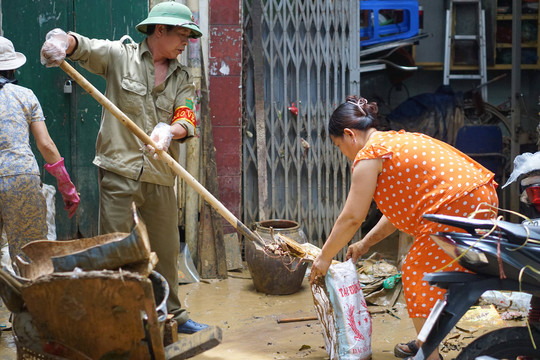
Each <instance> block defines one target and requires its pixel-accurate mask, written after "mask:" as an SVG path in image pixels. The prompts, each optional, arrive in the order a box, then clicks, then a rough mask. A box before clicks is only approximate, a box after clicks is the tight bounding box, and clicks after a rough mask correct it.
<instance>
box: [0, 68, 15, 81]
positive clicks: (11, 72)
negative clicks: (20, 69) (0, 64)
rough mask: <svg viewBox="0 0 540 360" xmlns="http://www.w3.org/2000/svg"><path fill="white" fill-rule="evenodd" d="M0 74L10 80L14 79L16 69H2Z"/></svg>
mask: <svg viewBox="0 0 540 360" xmlns="http://www.w3.org/2000/svg"><path fill="white" fill-rule="evenodd" d="M0 76H2V77H4V78H6V79H8V80H14V79H15V70H0Z"/></svg>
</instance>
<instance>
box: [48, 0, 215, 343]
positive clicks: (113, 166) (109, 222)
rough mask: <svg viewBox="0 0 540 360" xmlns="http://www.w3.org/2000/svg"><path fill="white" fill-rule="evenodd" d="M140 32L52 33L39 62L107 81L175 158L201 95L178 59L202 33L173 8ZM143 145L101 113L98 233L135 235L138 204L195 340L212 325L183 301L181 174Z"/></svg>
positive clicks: (171, 307) (158, 9) (172, 307)
mask: <svg viewBox="0 0 540 360" xmlns="http://www.w3.org/2000/svg"><path fill="white" fill-rule="evenodd" d="M137 30H138V31H139V32H141V33H143V34H145V35H147V37H146V39H145V40H144V41H143V42H141V43H140V44H136V43H133V41H131V42H129V43H125V41H122V40H120V41H109V40H98V39H90V38H88V37H85V36H82V35H80V34H76V33H73V32H70V33H68V34H66V33H65V32H64V31H63V30H61V29H54V30H52V31H50V32H49V33H48V34H47V37H46V41H45V43H44V44H43V46H42V49H41V61H42V63H43V64H44V65H47V66H48V67H49V66H58V65H59V64H60V63H61V62H62V61H63V60H64V58H65V57H66V54H67V57H68V58H69V59H70V60H73V61H77V62H78V63H79V64H80V65H81V66H83V67H84V68H85V69H87V70H89V71H91V72H92V73H94V74H98V75H101V76H102V77H103V78H105V80H106V82H107V87H106V91H105V95H106V96H107V97H108V98H109V100H111V101H112V102H113V103H114V104H115V105H116V106H118V108H120V110H122V111H123V112H124V113H125V114H126V115H127V116H128V117H130V118H131V120H133V122H134V123H135V124H137V125H138V126H139V127H140V128H141V129H142V130H143V131H145V132H147V133H149V134H151V135H150V136H151V137H152V139H153V140H154V141H155V142H156V144H157V145H158V146H159V147H161V148H162V149H163V150H166V151H168V152H169V153H170V155H171V156H172V157H173V158H175V159H177V158H178V155H179V149H180V142H181V141H183V140H185V139H186V138H188V137H191V136H193V135H195V115H194V113H193V96H194V90H195V89H194V85H193V81H192V80H191V78H190V76H189V74H188V72H187V71H186V69H185V68H184V67H182V65H181V64H180V63H179V61H178V59H177V57H178V56H179V55H180V54H181V53H182V52H183V51H184V50H185V48H186V46H187V44H188V41H189V38H199V37H201V36H202V33H201V31H200V29H199V27H198V26H197V24H195V23H194V19H193V15H192V13H191V11H190V10H189V8H188V7H186V6H185V5H182V4H180V3H177V2H174V1H171V2H163V3H160V4H157V5H156V6H154V7H153V8H152V10H151V11H150V13H149V14H148V18H147V19H145V20H144V21H142V22H141V23H140V24H138V25H137ZM130 40H131V39H130ZM171 140H172V141H171ZM144 146H145V144H143V143H142V142H141V141H140V140H139V139H138V138H137V137H136V136H135V135H133V134H132V133H131V132H130V131H129V130H128V129H126V128H125V127H124V126H123V125H122V124H121V123H120V121H118V120H117V119H115V118H114V117H113V115H112V114H111V113H110V112H108V111H107V110H105V109H103V113H102V119H101V128H100V130H99V133H98V136H97V142H96V157H95V158H94V164H95V165H97V166H98V167H99V190H100V207H99V227H100V232H101V233H102V234H106V233H112V232H116V231H121V232H129V231H131V228H132V225H133V219H132V216H131V211H130V206H131V203H132V202H135V204H136V206H137V208H138V210H139V212H140V215H141V217H142V219H143V220H144V222H145V223H146V227H147V229H148V236H149V238H150V244H151V247H152V251H154V252H155V253H156V254H157V256H158V259H159V262H158V264H157V266H156V271H157V272H159V273H160V274H162V275H163V276H164V277H165V278H166V279H167V282H168V283H169V286H170V295H169V299H168V301H167V309H168V312H169V313H171V314H174V316H175V319H176V321H177V322H178V324H179V326H178V331H179V332H181V333H194V332H197V331H199V330H202V329H204V328H206V327H208V326H207V325H204V324H198V323H196V322H194V321H193V320H191V319H189V316H188V314H187V311H186V310H185V309H182V308H181V304H180V300H179V298H178V272H177V263H176V260H177V256H178V253H179V247H180V238H179V232H178V208H177V205H176V197H175V192H174V181H175V176H176V174H175V173H174V172H173V171H172V170H171V169H170V168H169V167H168V166H167V164H165V163H164V162H162V161H160V160H158V159H157V158H156V157H155V156H152V155H155V154H153V152H152V151H150V152H148V151H146V152H143V151H141V149H142V148H144ZM151 150H153V149H151Z"/></svg>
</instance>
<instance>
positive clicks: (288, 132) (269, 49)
mask: <svg viewBox="0 0 540 360" xmlns="http://www.w3.org/2000/svg"><path fill="white" fill-rule="evenodd" d="M242 5H243V28H244V45H243V64H242V67H243V91H242V94H243V99H242V103H243V111H242V112H243V115H242V117H243V119H242V121H243V179H242V180H243V185H242V189H243V200H242V205H243V214H242V216H243V221H244V222H245V223H246V224H252V223H254V222H256V221H260V220H266V219H287V220H294V221H296V222H298V223H299V224H300V226H301V228H302V229H303V230H304V232H305V233H306V236H307V238H308V240H309V242H311V243H313V244H315V245H317V246H319V247H321V246H322V244H323V242H324V241H325V240H326V237H327V236H328V235H329V233H330V231H331V229H332V226H333V224H334V221H335V219H336V218H337V216H338V215H339V213H340V211H341V209H342V207H343V204H344V201H345V198H346V196H347V192H348V189H349V184H350V165H349V163H348V162H347V160H346V158H345V157H344V156H343V155H342V154H341V153H340V151H339V149H337V148H335V147H334V146H333V144H332V141H331V139H330V138H329V136H328V135H327V131H326V124H327V121H328V119H329V117H330V115H331V114H332V112H333V110H334V109H335V108H336V106H337V105H339V104H341V103H342V102H344V101H345V97H346V96H347V95H349V94H358V93H359V81H360V68H359V66H360V65H359V59H360V57H359V50H360V43H359V41H360V40H359V39H360V37H359V32H360V28H359V27H360V21H359V2H358V1H357V0H356V1H350V0H334V1H330V0H307V1H305V0H243V4H242ZM257 109H259V111H257ZM343 255H344V254H343V253H341V254H340V255H338V257H341V258H342V257H343Z"/></svg>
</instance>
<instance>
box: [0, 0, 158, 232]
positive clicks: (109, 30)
mask: <svg viewBox="0 0 540 360" xmlns="http://www.w3.org/2000/svg"><path fill="white" fill-rule="evenodd" d="M0 5H1V12H2V13H1V15H2V16H1V26H2V31H3V35H4V36H5V37H7V38H9V39H10V40H11V41H12V42H13V44H14V46H15V49H16V51H20V52H22V53H24V54H25V55H26V57H27V63H26V64H25V65H24V66H23V67H21V68H20V69H19V70H20V71H19V72H18V73H17V78H18V79H19V84H20V85H22V86H25V87H28V88H31V89H32V90H33V91H34V92H35V94H36V96H37V97H38V99H39V101H40V103H41V106H42V107H43V111H44V113H45V117H46V119H47V127H48V129H49V132H50V134H51V137H52V138H53V140H54V141H55V143H56V146H57V147H58V149H59V151H60V154H61V155H62V156H63V157H64V158H65V163H66V168H67V169H68V172H69V174H70V176H71V178H72V180H73V182H74V183H75V185H76V187H77V190H78V191H79V193H80V197H81V204H80V206H79V209H78V210H77V214H76V216H74V217H73V218H72V219H71V220H70V219H68V217H67V212H66V211H65V210H64V209H63V207H64V206H63V202H62V197H61V195H60V193H58V192H57V196H56V232H57V238H58V239H73V238H78V237H91V236H95V235H97V233H98V210H99V208H98V206H99V190H98V185H97V167H96V166H95V165H93V164H92V160H93V159H94V154H95V141H96V135H97V132H98V130H99V126H100V119H101V105H99V104H98V103H97V101H96V100H95V99H94V98H92V97H91V96H90V95H88V94H87V93H86V92H85V91H84V90H83V89H82V88H80V87H79V86H78V85H76V84H75V83H73V92H72V93H71V94H65V93H64V83H65V82H66V80H68V79H69V77H68V76H67V75H66V74H65V73H64V72H63V71H62V70H61V69H60V68H46V67H45V66H42V65H41V63H40V60H39V51H40V48H41V45H42V43H43V41H44V40H45V35H46V34H47V32H48V31H50V30H52V29H54V28H57V27H58V28H62V29H64V30H70V31H76V32H78V33H81V34H83V35H86V36H88V37H92V38H103V39H105V38H106V39H110V40H119V39H120V38H121V37H122V36H123V35H125V34H128V35H130V36H131V37H132V38H133V40H135V41H137V42H139V41H141V40H142V39H143V36H142V35H141V34H139V33H137V31H136V30H135V25H136V24H138V23H139V22H140V21H142V20H143V19H144V18H146V16H147V14H148V9H149V7H148V0H130V1H122V0H92V1H88V0H50V1H43V0H18V1H5V0H3V1H1V2H0ZM76 69H77V70H78V71H79V72H81V74H82V75H83V76H85V77H86V78H87V79H88V80H89V81H90V82H91V83H92V84H94V85H95V86H96V87H97V88H98V89H99V90H100V91H104V89H105V82H104V80H103V79H102V78H101V77H99V76H96V75H93V74H90V73H89V72H87V71H86V70H84V69H82V68H81V67H80V66H78V65H77V66H76ZM34 149H35V151H34V153H35V154H36V157H37V159H38V162H39V164H40V167H41V169H42V179H43V182H44V183H46V184H52V185H56V180H55V179H54V178H53V177H52V176H50V175H49V174H48V173H46V172H45V171H44V170H43V167H42V165H43V160H42V158H41V156H40V154H39V152H38V151H37V149H36V148H35V146H34Z"/></svg>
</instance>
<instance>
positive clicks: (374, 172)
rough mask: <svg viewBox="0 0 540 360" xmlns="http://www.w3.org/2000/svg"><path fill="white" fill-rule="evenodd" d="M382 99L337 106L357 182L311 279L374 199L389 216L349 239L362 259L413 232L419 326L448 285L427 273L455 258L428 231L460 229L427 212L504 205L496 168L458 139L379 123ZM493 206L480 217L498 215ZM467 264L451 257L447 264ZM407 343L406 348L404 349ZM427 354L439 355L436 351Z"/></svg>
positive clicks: (414, 313)
mask: <svg viewBox="0 0 540 360" xmlns="http://www.w3.org/2000/svg"><path fill="white" fill-rule="evenodd" d="M376 118H377V105H376V104H375V103H368V102H367V101H366V100H365V99H364V98H360V99H358V98H357V97H356V96H353V97H348V98H347V101H346V102H345V103H343V104H341V105H340V106H339V107H338V108H337V109H336V110H335V111H334V113H333V114H332V116H331V118H330V121H329V125H328V132H329V134H330V137H331V139H332V141H333V143H334V145H336V146H337V147H338V148H339V149H340V151H341V152H342V153H343V154H344V155H345V156H346V157H347V158H349V159H350V160H351V161H353V169H352V175H351V188H350V190H349V194H348V196H347V200H346V202H345V206H344V208H343V210H342V212H341V214H340V215H339V217H338V219H337V220H336V222H335V224H334V227H333V228H332V232H331V233H330V235H329V236H328V239H327V241H326V242H325V244H324V246H323V248H322V252H321V254H320V255H319V256H318V257H317V258H316V259H315V261H314V262H313V265H312V268H311V275H310V281H311V282H313V281H314V280H315V278H316V277H317V276H324V275H325V274H326V272H327V271H328V267H329V266H330V263H331V261H332V259H333V257H334V256H335V255H336V254H337V253H338V251H339V250H341V248H342V247H343V246H345V245H347V244H348V243H349V241H350V240H351V239H352V237H353V236H354V234H355V233H356V232H357V230H358V229H359V227H360V225H361V224H362V222H363V221H364V219H365V217H366V215H367V213H368V211H369V207H370V204H371V201H372V200H375V202H376V204H377V207H378V208H379V210H380V211H381V212H382V214H383V216H382V218H381V219H380V221H379V222H378V223H377V224H376V225H375V226H374V227H373V229H371V230H370V231H369V232H368V233H367V234H366V235H365V236H364V238H363V239H362V240H360V241H359V242H357V243H354V244H352V245H351V246H349V249H348V251H347V259H349V258H352V259H353V261H355V262H356V260H357V259H358V258H359V257H360V256H361V255H363V254H365V253H367V252H368V250H369V248H370V247H371V246H372V245H374V244H376V243H378V242H379V241H381V240H383V239H384V238H385V237H387V236H388V235H390V234H392V233H393V232H394V231H395V230H396V229H399V230H401V231H403V232H406V233H408V234H410V235H412V236H414V237H415V240H414V242H413V245H412V247H411V249H410V250H409V252H408V254H407V257H406V260H405V262H404V264H403V267H402V280H403V289H404V295H405V299H406V302H407V310H408V312H409V316H410V317H411V318H412V319H413V322H414V325H415V328H416V331H417V332H419V331H420V329H421V328H422V325H423V324H424V322H425V319H426V317H427V316H428V315H429V312H430V310H431V308H432V307H433V305H434V304H435V302H436V301H437V299H442V298H443V295H444V290H442V289H439V288H437V287H433V286H430V285H429V284H428V283H426V282H425V281H423V280H422V278H423V276H424V274H426V273H429V272H433V271H435V270H437V269H440V268H441V267H443V266H445V265H446V264H448V263H449V262H450V261H451V260H452V259H451V258H450V257H449V256H448V255H447V254H446V253H445V252H444V251H443V250H442V249H441V248H440V247H439V246H438V245H436V244H435V243H434V242H433V241H432V240H431V238H430V237H429V234H432V233H435V232H437V231H462V230H460V229H456V228H450V227H448V226H446V225H441V224H438V223H433V222H430V221H428V220H425V219H424V218H423V217H422V215H424V214H447V215H455V216H468V215H469V214H470V213H471V212H473V211H475V210H476V209H477V207H478V205H480V204H482V203H487V204H489V205H492V206H494V207H496V206H498V198H497V193H496V187H497V183H496V182H495V181H494V180H493V177H494V174H493V173H492V172H490V171H489V170H487V169H485V168H484V167H483V166H482V165H480V164H478V163H477V162H476V161H474V160H472V159H471V158H469V157H468V156H467V155H465V154H463V153H461V152H460V151H458V150H457V149H455V148H454V147H452V146H450V145H448V144H446V143H444V142H442V141H439V140H436V139H433V138H431V137H429V136H427V135H424V134H419V133H409V132H405V131H403V130H402V131H398V132H396V131H377V129H376V126H377V123H376ZM492 216H493V215H492V214H489V213H480V214H477V215H476V217H477V218H487V217H492ZM456 270H458V271H466V270H465V269H464V268H462V267H461V266H459V265H458V264H452V266H451V267H448V268H446V269H445V270H444V271H456ZM418 346H421V343H419V342H418V340H416V341H412V342H410V343H408V344H398V345H397V346H396V351H395V354H396V356H399V357H406V356H408V355H411V356H414V354H415V353H416V351H417V349H418ZM400 350H401V351H400ZM429 359H430V360H431V359H433V360H435V359H439V353H438V351H435V352H434V353H433V354H431V355H430V357H429Z"/></svg>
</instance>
